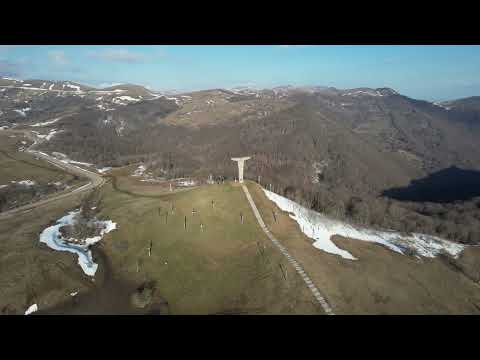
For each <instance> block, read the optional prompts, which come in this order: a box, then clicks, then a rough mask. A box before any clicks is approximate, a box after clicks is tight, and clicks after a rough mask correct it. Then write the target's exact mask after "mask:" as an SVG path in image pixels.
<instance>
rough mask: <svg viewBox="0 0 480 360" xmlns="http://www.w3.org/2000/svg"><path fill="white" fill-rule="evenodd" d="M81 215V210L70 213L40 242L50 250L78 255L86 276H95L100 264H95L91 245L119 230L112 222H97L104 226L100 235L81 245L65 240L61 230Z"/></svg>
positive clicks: (58, 221) (45, 234) (46, 230)
mask: <svg viewBox="0 0 480 360" xmlns="http://www.w3.org/2000/svg"><path fill="white" fill-rule="evenodd" d="M79 213H80V210H75V211H70V212H69V213H68V215H65V216H63V217H61V218H60V219H58V220H57V224H56V225H52V226H49V227H47V228H46V229H45V230H43V231H42V233H41V234H40V242H42V243H45V244H46V245H47V246H48V247H49V248H51V249H53V250H58V251H68V252H71V253H74V254H77V255H78V264H79V265H80V267H81V268H82V270H83V272H84V273H85V274H86V275H89V276H94V275H95V272H96V271H97V268H98V264H96V263H95V262H93V258H92V252H91V251H90V245H93V244H95V243H97V242H98V241H100V240H101V239H102V237H103V235H105V234H108V233H109V232H110V231H112V230H115V229H116V228H117V224H116V223H114V222H112V221H111V220H107V221H96V222H95V223H96V224H101V225H103V229H102V230H101V231H100V235H98V236H94V237H91V238H86V239H84V240H82V242H81V243H77V242H76V243H73V242H72V241H73V240H75V239H64V238H62V235H61V234H60V228H61V227H62V226H64V225H72V224H74V223H75V216H76V215H78V214H79Z"/></svg>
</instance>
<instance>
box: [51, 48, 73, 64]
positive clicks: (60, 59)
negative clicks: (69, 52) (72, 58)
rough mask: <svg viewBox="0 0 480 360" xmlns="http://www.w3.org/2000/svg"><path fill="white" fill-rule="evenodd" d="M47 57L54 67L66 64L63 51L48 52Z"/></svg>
mask: <svg viewBox="0 0 480 360" xmlns="http://www.w3.org/2000/svg"><path fill="white" fill-rule="evenodd" d="M48 57H49V58H50V60H51V61H52V62H53V63H54V64H56V65H66V64H68V60H67V57H66V55H65V52H64V51H63V50H52V51H49V52H48Z"/></svg>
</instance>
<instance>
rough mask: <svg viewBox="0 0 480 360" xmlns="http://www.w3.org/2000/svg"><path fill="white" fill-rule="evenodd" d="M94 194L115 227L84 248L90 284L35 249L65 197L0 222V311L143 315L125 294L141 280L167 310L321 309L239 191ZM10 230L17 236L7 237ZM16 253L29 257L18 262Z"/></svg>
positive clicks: (69, 264) (70, 266) (108, 190)
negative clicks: (94, 264) (90, 249)
mask: <svg viewBox="0 0 480 360" xmlns="http://www.w3.org/2000/svg"><path fill="white" fill-rule="evenodd" d="M100 195H101V196H102V199H103V200H102V203H101V211H100V214H99V216H100V217H102V218H108V219H112V220H113V221H115V222H117V224H118V230H115V231H113V232H112V233H110V234H108V235H107V236H106V237H105V238H104V239H103V240H102V242H101V245H100V246H99V247H98V249H97V250H96V251H95V252H94V254H95V256H96V258H97V259H98V260H101V261H100V262H99V264H100V266H99V270H98V272H97V274H96V277H95V282H92V281H91V279H89V278H88V277H87V276H85V275H83V273H82V272H81V269H80V267H79V266H78V265H77V264H76V259H75V258H74V256H73V255H72V254H69V253H60V252H54V251H52V250H50V249H48V248H46V247H44V246H43V245H39V244H38V234H39V232H40V231H41V230H42V229H43V228H44V227H45V226H47V225H48V224H49V223H50V222H53V221H54V220H55V219H57V218H58V217H60V216H61V215H63V213H64V212H65V211H66V210H67V209H68V208H72V207H75V205H74V203H75V202H74V201H73V200H69V201H63V203H62V204H57V205H58V206H50V208H49V210H48V211H46V212H45V215H44V216H43V217H42V218H43V220H39V219H37V218H36V219H35V221H33V223H30V221H32V220H33V219H31V217H30V216H29V215H25V220H24V221H23V222H16V224H15V225H12V224H11V222H10V223H8V224H5V223H1V222H0V234H2V235H0V241H1V242H2V248H1V251H0V256H1V258H0V260H2V268H1V269H0V279H1V282H0V283H3V284H4V286H2V287H1V290H0V291H1V292H2V294H1V295H0V309H1V308H5V307H6V306H8V307H9V308H15V309H17V312H21V309H23V310H24V309H26V307H28V306H29V305H31V304H32V303H33V302H37V304H38V306H39V308H40V311H39V313H41V312H42V311H43V312H45V313H109V312H111V311H112V309H114V312H115V313H143V312H148V311H149V309H141V310H139V309H135V308H133V307H132V306H131V304H130V303H129V301H128V297H129V295H130V294H131V293H132V292H133V291H134V290H135V288H136V287H138V286H140V285H141V284H143V283H145V282H154V283H155V288H156V291H155V293H154V299H153V301H152V305H153V306H154V305H155V304H158V303H160V302H165V301H167V302H168V313H170V314H280V313H281V314H321V313H322V310H321V308H320V307H319V305H318V304H316V303H314V298H313V296H312V295H311V293H310V292H309V290H308V289H307V288H306V286H305V285H304V283H303V282H302V280H301V278H300V276H298V275H297V274H296V273H295V272H294V270H293V268H292V267H290V265H289V264H288V263H287V261H286V260H285V259H284V258H283V257H282V256H281V254H280V253H279V252H278V250H276V249H275V248H274V247H273V246H272V244H271V242H270V241H269V240H268V239H267V238H266V237H265V235H264V234H263V232H262V231H261V229H260V227H259V226H258V224H257V223H256V221H255V219H254V216H253V213H252V211H251V210H250V208H249V206H248V203H247V201H246V199H245V196H244V194H243V192H242V190H241V188H240V187H238V186H235V185H234V184H225V185H210V186H205V187H199V188H194V189H190V190H187V191H181V192H178V193H168V192H167V193H165V194H163V195H162V194H157V195H154V196H156V197H152V194H147V193H144V194H137V195H130V194H125V193H123V192H120V191H116V190H114V188H113V187H112V185H111V182H110V183H107V184H106V185H105V186H104V187H103V188H102V189H101V191H100ZM212 200H214V206H212ZM77 203H78V200H77ZM172 206H173V212H172ZM192 209H195V214H192ZM167 213H168V217H167ZM240 213H242V214H243V217H244V221H243V224H242V222H241V219H240ZM185 216H186V218H187V226H186V229H185ZM200 224H203V231H202V229H201V226H200ZM12 226H14V227H16V228H17V231H16V232H15V234H14V236H7V235H6V234H7V232H8V230H7V229H11V228H12ZM150 244H152V251H151V256H148V248H149V246H150ZM27 248H28V251H26V249H27ZM26 254H28V255H26ZM100 255H101V257H102V258H103V259H104V260H102V259H100ZM25 256H27V257H28V258H29V259H32V260H31V261H29V262H27V263H26V262H25ZM8 259H9V261H7V260H8ZM33 259H34V260H33ZM57 262H61V263H62V265H61V269H62V270H61V271H62V273H61V274H57V270H58V269H57V268H58V266H55V265H54V264H55V263H57ZM7 265H8V266H7ZM107 268H108V274H106V271H107ZM45 269H48V270H45ZM57 276H58V278H57ZM14 277H16V281H15V282H11V281H10V280H9V279H11V278H14ZM19 279H21V280H19ZM19 282H20V283H19ZM108 284H110V285H111V284H115V285H114V286H110V285H108ZM7 285H8V286H7ZM26 288H29V289H31V290H29V294H30V295H28V293H26V292H25V289H26ZM73 291H79V292H80V294H79V295H78V297H77V298H76V301H77V302H76V303H75V302H74V301H73V300H72V299H71V298H70V296H69V293H70V292H73ZM32 293H33V294H35V296H34V298H33V295H32ZM119 297H123V298H125V299H123V301H119V299H118V298H119ZM34 299H35V301H33V300H34ZM94 299H95V300H94ZM102 301H103V303H102ZM112 303H115V305H114V306H112V305H111V304H112ZM103 304H104V305H103ZM59 305H60V306H59Z"/></svg>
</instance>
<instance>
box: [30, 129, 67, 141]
mask: <svg viewBox="0 0 480 360" xmlns="http://www.w3.org/2000/svg"><path fill="white" fill-rule="evenodd" d="M33 132H34V133H35V135H37V137H39V138H40V139H45V140H47V141H48V140H51V139H52V137H53V136H54V135H55V134H57V133H59V132H61V130H60V131H57V130H56V129H51V130H50V132H49V133H48V134H45V135H42V134H39V133H38V132H37V131H33Z"/></svg>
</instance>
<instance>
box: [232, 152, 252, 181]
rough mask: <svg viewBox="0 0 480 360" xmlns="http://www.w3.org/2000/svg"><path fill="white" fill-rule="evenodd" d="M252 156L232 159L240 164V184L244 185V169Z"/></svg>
mask: <svg viewBox="0 0 480 360" xmlns="http://www.w3.org/2000/svg"><path fill="white" fill-rule="evenodd" d="M250 158H251V156H245V157H238V158H232V160H233V161H236V162H237V164H238V182H239V183H243V167H244V165H245V160H248V159H250Z"/></svg>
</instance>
